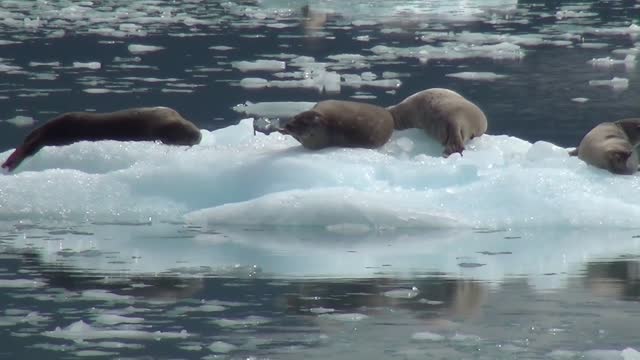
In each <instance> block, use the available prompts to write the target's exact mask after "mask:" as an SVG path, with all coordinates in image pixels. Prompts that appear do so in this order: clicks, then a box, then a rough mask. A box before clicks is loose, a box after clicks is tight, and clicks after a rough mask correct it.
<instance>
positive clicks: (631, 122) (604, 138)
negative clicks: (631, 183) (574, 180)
mask: <svg viewBox="0 0 640 360" xmlns="http://www.w3.org/2000/svg"><path fill="white" fill-rule="evenodd" d="M638 144H640V118H628V119H622V120H618V121H615V122H603V123H601V124H599V125H597V126H596V127H594V128H593V129H591V131H589V132H588V133H587V135H585V136H584V138H583V139H582V141H580V145H578V148H576V149H575V150H573V151H571V152H569V154H570V155H572V156H576V155H577V156H578V157H579V158H580V159H581V160H582V161H584V162H586V163H587V164H589V165H592V166H595V167H598V168H601V169H605V170H609V171H610V172H612V173H614V174H621V175H631V174H633V173H635V172H636V171H638V162H639V160H638V151H637V146H638Z"/></svg>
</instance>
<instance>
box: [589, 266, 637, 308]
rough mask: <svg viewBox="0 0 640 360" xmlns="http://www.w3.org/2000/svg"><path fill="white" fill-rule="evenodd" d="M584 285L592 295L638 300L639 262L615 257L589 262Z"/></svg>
mask: <svg viewBox="0 0 640 360" xmlns="http://www.w3.org/2000/svg"><path fill="white" fill-rule="evenodd" d="M584 281H585V283H586V286H587V287H588V288H589V289H591V291H592V292H593V295H594V296H606V297H611V298H614V299H621V300H632V301H638V300H640V262H639V261H638V260H635V259H634V260H626V259H616V260H615V261H602V262H590V263H588V264H587V266H586V274H585V277H584Z"/></svg>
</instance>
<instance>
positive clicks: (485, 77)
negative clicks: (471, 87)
mask: <svg viewBox="0 0 640 360" xmlns="http://www.w3.org/2000/svg"><path fill="white" fill-rule="evenodd" d="M446 76H449V77H454V78H458V79H464V80H478V81H493V80H497V79H503V78H506V77H507V75H501V74H496V73H494V72H488V71H477V72H474V71H463V72H457V73H451V74H447V75H446Z"/></svg>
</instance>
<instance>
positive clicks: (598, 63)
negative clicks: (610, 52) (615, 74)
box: [588, 54, 636, 69]
mask: <svg viewBox="0 0 640 360" xmlns="http://www.w3.org/2000/svg"><path fill="white" fill-rule="evenodd" d="M588 63H589V64H591V65H593V66H595V67H601V68H610V67H612V66H614V65H624V66H625V67H626V68H627V69H631V68H633V67H635V65H636V56H635V55H631V54H629V55H627V56H626V57H625V58H624V59H613V58H611V57H609V56H607V57H604V58H593V59H591V60H589V61H588Z"/></svg>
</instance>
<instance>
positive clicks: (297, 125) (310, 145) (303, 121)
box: [280, 110, 328, 149]
mask: <svg viewBox="0 0 640 360" xmlns="http://www.w3.org/2000/svg"><path fill="white" fill-rule="evenodd" d="M280 132H281V133H283V134H288V135H291V136H293V137H294V138H295V139H296V140H298V141H299V142H300V143H301V144H302V145H303V146H304V147H305V148H307V149H321V148H323V147H326V146H327V141H328V132H327V120H326V119H325V118H324V116H322V114H320V113H319V112H317V111H313V110H309V111H304V112H301V113H300V114H298V115H296V116H294V117H293V118H291V119H290V120H289V121H288V122H287V123H286V124H285V125H284V127H283V128H282V130H281V131H280Z"/></svg>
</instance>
